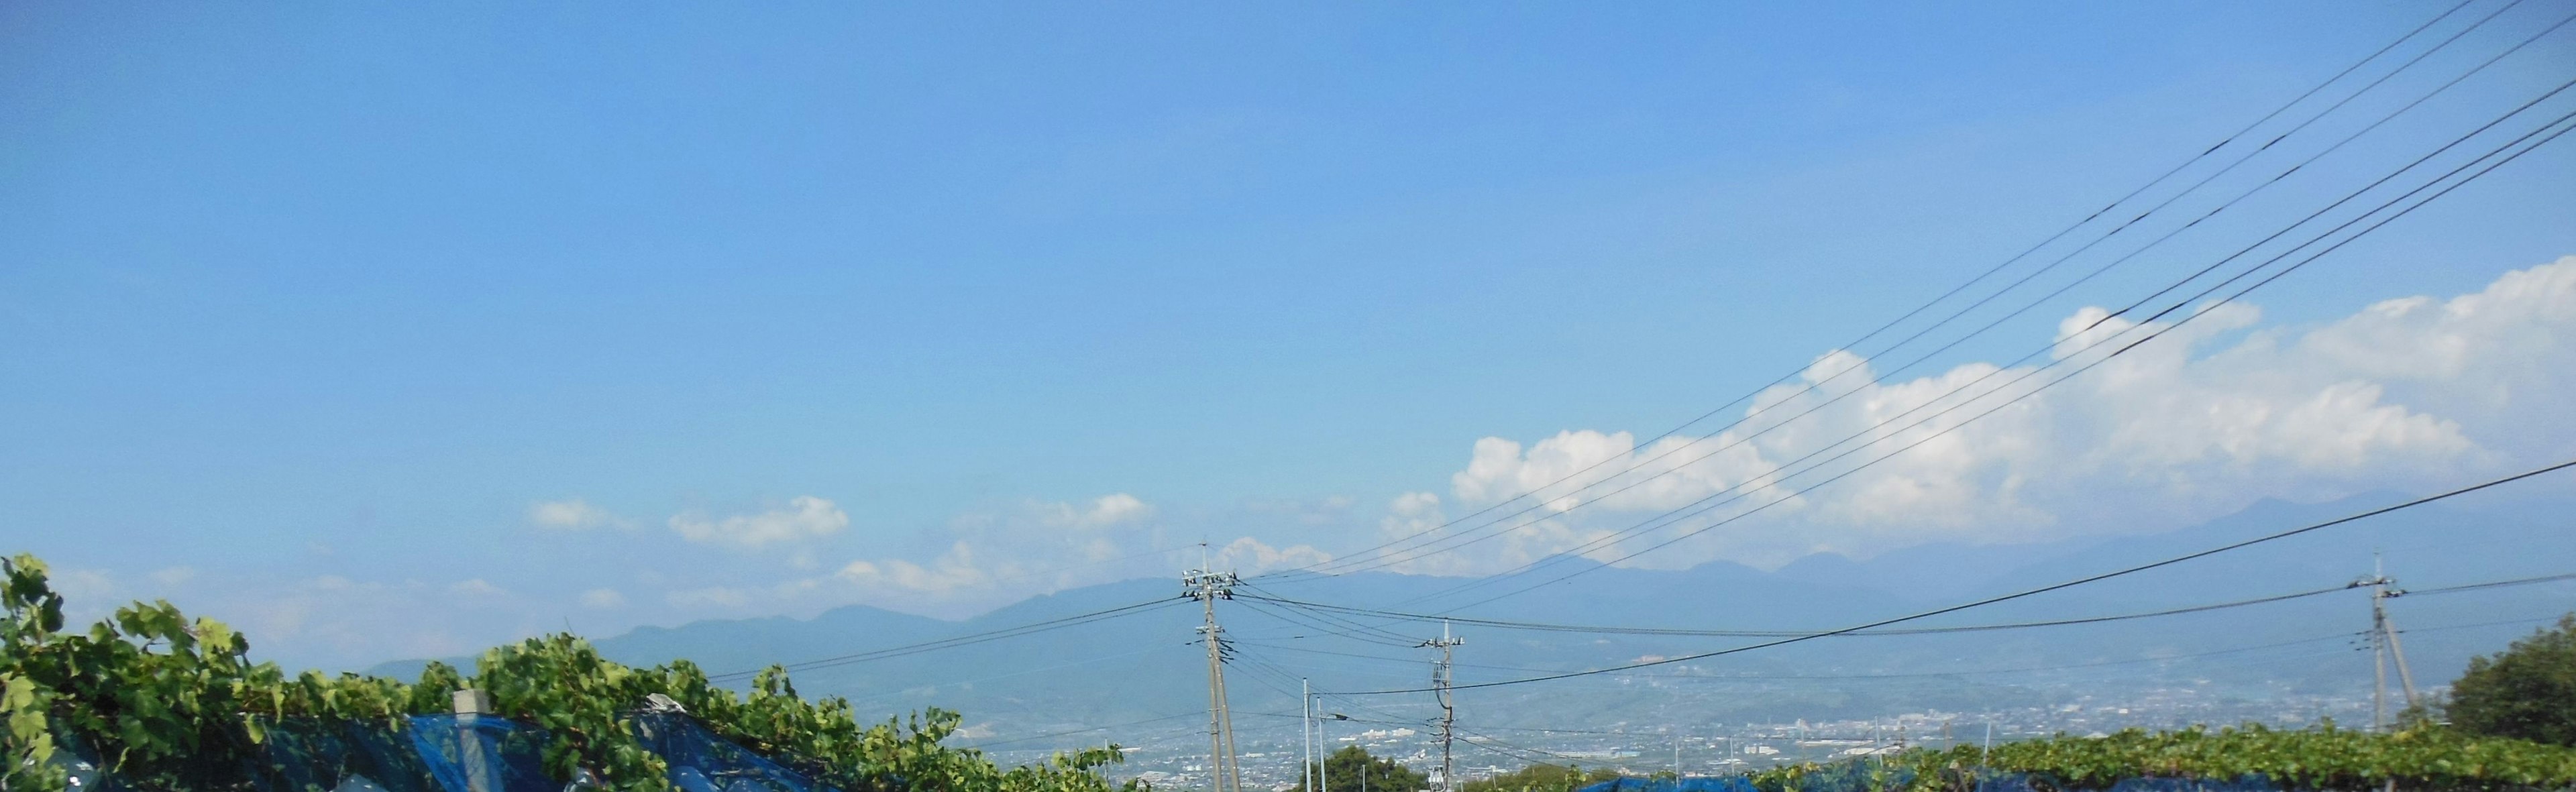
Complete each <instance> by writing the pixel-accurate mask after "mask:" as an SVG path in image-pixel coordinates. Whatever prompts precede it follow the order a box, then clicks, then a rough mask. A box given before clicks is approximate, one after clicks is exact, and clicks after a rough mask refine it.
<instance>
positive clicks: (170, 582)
mask: <svg viewBox="0 0 2576 792" xmlns="http://www.w3.org/2000/svg"><path fill="white" fill-rule="evenodd" d="M151 577H152V582H154V583H159V584H161V585H163V586H177V585H179V584H182V583H186V582H188V581H190V580H194V579H196V577H197V570H194V569H190V568H188V567H184V566H174V567H164V568H162V569H157V570H153V572H152V575H151Z"/></svg>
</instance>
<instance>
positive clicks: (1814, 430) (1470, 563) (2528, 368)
mask: <svg viewBox="0 0 2576 792" xmlns="http://www.w3.org/2000/svg"><path fill="white" fill-rule="evenodd" d="M2105 313H2106V312H2104V311H2102V310H2101V309H2098V308H2087V309H2085V310H2083V311H2079V312H2077V313H2076V314H2074V315H2073V316H2070V317H2068V318H2067V319H2066V320H2065V321H2064V322H2063V323H2062V324H2061V325H2060V336H2061V338H2060V339H2059V340H2058V343H2057V348H2056V355H2057V356H2058V357H2059V358H2061V359H2068V358H2071V359H2072V362H2073V363H2077V364H2080V363H2082V362H2087V361H2091V360H2095V359H2098V358H2099V357H2100V356H2101V355H2102V354H2103V353H2106V352H2108V351H2109V350H2110V349H2114V348H2118V347H2120V346H2122V345H2125V343H2126V342H2127V340H2130V339H2134V338H2137V337H2139V336H2140V335H2142V334H2143V333H2142V332H2130V333H2129V334H2128V335H2126V336H2123V337H2122V340H2120V341H2114V342H2110V343H2107V344H2104V345H2102V346H2100V347H2096V348H2094V350H2093V351H2091V352H2083V351H2081V350H2084V349H2085V348H2086V347H2087V346H2088V345H2090V344H2092V343H2093V342H2094V341H2096V340H2098V339H2101V338H2105V337H2112V336H2118V335H2119V334H2121V333H2123V332H2124V331H2132V330H2133V328H2134V327H2135V325H2134V324H2132V323H2130V322H2129V321H2128V320H2126V319H2121V318H2113V319H2107V320H2106V319H2104V316H2105ZM2260 317H2261V312H2260V311H2259V310H2258V309H2256V308H2254V307H2252V306H2249V305H2243V304H2228V305H2224V306H2220V307H2217V308H2216V309H2214V310H2212V311H2210V312H2209V313H2208V314H2206V315H2204V316H2202V317H2201V318H2199V319H2197V320H2194V321H2192V322H2190V323H2189V324H2185V325H2182V326H2180V327H2178V328H2174V329H2171V330H2170V331H2169V332H2167V333H2166V334H2165V335H2164V336H2163V337H2161V338H2159V339H2157V340H2156V341H2155V342H2153V343H2149V344H2145V345H2142V346H2138V347H2136V348H2135V349H2133V350H2131V351H2129V352H2127V353H2126V354H2123V355H2121V356H2119V357H2116V358H2112V359H2110V360H2109V361H2108V362H2107V363H2104V364H2102V365H2101V366H2099V367H2097V368H2095V369H2094V370H2092V371H2090V372H2089V373H2087V374H2085V375H2083V376H2079V377H2076V378H2075V379H2072V380H2069V381H2067V382H2066V383H2064V384H2063V385H2059V386H2056V387H2054V388H2052V389H2049V390H2045V391H2038V392H2036V394H2035V395H2032V396H2031V397H2030V398H2028V399H2025V400H2022V401H2020V402H2018V403H2014V404H2012V405H2011V406H2009V407H2006V408H2003V409H2001V410H1997V411H1994V412H1993V414H1991V415H1988V416H1986V417H1983V418H1981V419H1978V420H1976V421H1974V422H1973V423H1970V422H1969V419H1970V418H1972V417H1975V416H1977V415H1978V414H1980V413H1984V412H1986V411H1987V410H1988V408H1990V407H1992V406H1994V405H1996V404H2001V403H2003V402H2005V401H2006V400H2007V399H2009V398H2010V397H2012V396H2015V395H2020V394H2026V393H2032V392H2033V391H2034V390H2035V389H2036V386H2037V385H2039V384H2040V383H2042V382H2046V381H2048V380H2050V379H2054V378H2055V376H2056V374H2057V372H2056V371H2050V372H2043V373H2039V374H2037V375H2036V376H2030V377H2028V378H2025V375H2029V374H2031V367H2030V366H2023V367H2016V368H1999V367H1997V366H1995V365H1993V364H1986V363H1972V364H1967V365H1961V366H1958V367H1955V368H1952V369H1950V370H1948V371H1944V372H1940V373H1936V374H1930V375H1925V376H1921V377H1916V378H1913V379H1906V380H1894V381H1886V382H1880V381H1877V379H1876V374H1875V373H1874V372H1872V371H1871V370H1870V369H1868V368H1867V366H1868V365H1869V362H1868V361H1865V360H1862V359H1861V358H1859V357H1858V356H1855V355H1852V354H1851V353H1849V352H1844V351H1839V350H1837V351H1834V352H1831V353H1828V354H1826V355H1824V356H1821V357H1819V358H1818V359H1817V360H1816V362H1815V363H1814V364H1813V365H1811V366H1810V367H1809V369H1808V370H1807V372H1806V373H1805V375H1804V377H1803V381H1802V382H1801V383H1799V384H1797V385H1787V386H1779V387H1774V388H1772V389H1770V390H1768V391H1766V392H1764V393H1763V394H1762V395H1760V396H1759V397H1758V398H1757V399H1756V400H1755V402H1754V404H1753V406H1752V407H1750V408H1748V411H1747V414H1748V416H1749V417H1748V419H1747V420H1746V421H1745V422H1744V423H1743V424H1741V425H1739V426H1737V427H1735V428H1732V429H1730V430H1728V431H1726V432H1722V433H1720V434H1717V435H1714V436H1708V437H1678V438H1666V439H1664V440H1661V441H1658V442H1656V443H1653V444H1650V445H1648V446H1646V447H1644V448H1638V447H1637V443H1636V440H1635V439H1634V436H1633V435H1630V434H1629V433H1626V432H1607V433H1605V432H1598V431H1590V430H1576V431H1566V432H1560V433H1558V434H1557V435H1555V436H1553V437H1548V438H1544V439H1541V440H1539V441H1538V442H1536V443H1532V444H1530V445H1528V446H1526V447H1525V446H1523V445H1522V444H1521V443H1519V442H1516V441H1513V440H1510V439H1505V438H1495V437H1488V438H1484V439H1482V440H1479V441H1477V442H1476V444H1475V446H1474V448H1473V449H1472V453H1471V454H1470V456H1469V459H1468V462H1467V465H1466V466H1465V468H1464V469H1462V470H1460V471H1458V472H1457V473H1456V474H1455V475H1453V476H1452V477H1451V482H1450V483H1451V489H1452V492H1453V493H1454V494H1455V495H1456V496H1457V498H1458V500H1459V503H1460V505H1461V506H1462V507H1465V506H1483V505H1491V504H1493V503H1496V502H1497V501H1500V500H1501V499H1503V498H1507V497H1510V496H1512V495H1515V494H1519V493H1524V492H1532V491H1535V492H1536V498H1535V499H1534V500H1530V501H1522V502H1518V503H1514V504H1512V505H1508V506H1504V507H1503V508H1501V509H1498V510H1496V512H1495V514H1498V515H1499V514H1510V513H1512V512H1514V511H1518V510H1520V509H1521V508H1522V507H1523V506H1524V505H1527V504H1531V503H1535V504H1537V508H1535V509H1532V510H1530V511H1529V512H1528V513H1526V514H1522V515H1520V516H1518V517H1514V518H1511V519H1510V521H1509V523H1508V525H1509V526H1510V531H1509V533H1508V534H1507V535H1506V538H1505V540H1504V541H1502V542H1499V543H1485V545H1480V546H1479V547H1478V548H1477V552H1475V553H1462V554H1458V556H1457V557H1451V558H1445V559H1438V563H1437V564H1433V563H1432V559H1426V560H1425V562H1423V563H1420V564H1416V565H1414V566H1412V567H1409V568H1410V569H1412V570H1414V571H1433V570H1435V569H1450V570H1454V569H1457V568H1461V567H1475V568H1485V569H1490V568H1494V567H1498V566H1503V565H1508V564H1512V563H1518V562H1520V561H1523V560H1527V559H1528V558H1532V557H1536V556H1538V555H1544V554H1549V553H1554V552H1559V551H1563V550H1566V549H1568V548H1572V547H1575V546H1577V545H1579V544H1581V543H1583V542H1586V541H1589V540H1591V539H1594V538H1598V537H1600V536H1603V535H1604V534H1605V533H1606V532H1607V531H1610V530H1616V529H1620V528H1626V527H1629V526H1631V525H1635V524H1637V523H1639V522H1640V521H1641V520H1643V519H1645V518H1646V517H1648V516H1650V515H1653V514H1658V513H1661V512H1664V511H1667V510H1672V509H1676V508H1696V506H1695V504H1702V505H1704V503H1724V505H1720V506H1718V507H1716V508H1715V509H1713V510H1711V511H1709V512H1707V513H1706V514H1704V515H1700V516H1696V517H1692V518H1689V519H1686V520H1684V521H1683V522H1681V523H1680V524H1679V527H1677V528H1667V529H1661V530H1658V531H1650V532H1649V533H1650V534H1651V535H1653V536H1656V537H1658V539H1651V540H1642V541H1631V542H1625V543H1622V544H1621V545H1620V546H1619V547H1617V548H1615V549H1614V550H1611V551H1607V552H1599V553H1595V554H1594V556H1595V557H1596V558H1602V559H1604V560H1608V559H1610V558H1615V557H1618V556H1620V555H1624V554H1625V553H1626V552H1630V551H1633V550H1636V549H1639V548H1642V547H1644V546H1646V545H1651V544H1654V543H1655V542H1656V541H1660V539H1661V538H1669V537H1672V536H1675V535H1678V533H1679V532H1680V531H1682V530H1689V529H1692V528H1697V527H1700V526H1704V525H1708V524H1710V523H1712V522H1713V521H1715V520H1718V519H1723V518H1727V517H1729V516H1732V515H1738V514H1743V513H1746V512H1748V511H1750V510H1751V509H1753V508H1755V507H1758V506H1765V505H1768V508H1766V509H1764V511H1763V512H1762V513H1761V514H1759V515H1757V516H1753V517H1751V518H1748V519H1745V520H1744V521H1742V522H1740V523H1737V524H1734V525H1730V526H1727V527H1725V528H1721V529H1717V530H1713V531H1710V532H1708V533H1707V534H1706V535H1704V536H1702V537H1701V538H1698V539H1694V540H1692V541H1691V542H1689V543H1686V544H1683V545H1677V546H1675V547H1673V548H1671V549H1670V550H1668V551H1664V552H1659V553H1657V554H1655V555H1652V556H1648V557H1645V558H1640V559H1637V561H1638V562H1641V563H1648V564H1651V565H1656V566H1678V565H1686V564H1690V563H1697V562H1700V561H1705V560H1708V559H1709V558H1714V557H1726V558H1735V559H1738V560H1748V561H1755V562H1763V561H1778V560H1785V559H1787V558H1789V557H1793V556H1795V555H1802V554H1804V553H1807V552H1813V551H1816V550H1837V551H1842V552H1847V553H1853V554H1856V555H1868V554H1871V553H1873V552H1875V551H1878V550H1883V549H1887V548H1890V547H1895V546H1901V545H1905V544H1915V543H1922V542H1929V541H1941V540H1958V541H1972V542H1983V541H2023V540H2032V539H2039V538H2046V537H2050V536H2058V535H2065V534H2068V533H2075V532H2116V531H2127V530H2147V529H2154V528H2167V527H2173V526H2175V525H2180V524H2187V523H2188V522H2190V521H2195V520H2199V519H2206V518H2209V517H2213V516H2216V515H2218V514H2222V513H2225V512H2229V511H2233V510H2236V509H2239V508H2242V507H2243V506H2245V505H2246V504H2248V503H2250V502H2251V501H2253V500H2255V499H2258V498H2262V497H2288V498H2294V499H2322V498H2331V497H2337V496H2341V495H2345V494H2350V493H2353V492H2358V491H2364V490H2369V489H2375V488H2393V489H2418V488H2421V487H2423V486H2426V485H2427V482H2447V481H2453V480H2458V479H2460V478H2462V477H2463V474H2464V473H2465V472H2467V471H2473V470H2484V469H2494V468H2497V467H2499V466H2503V465H2508V464H2510V463H2512V462H2516V461H2522V462H2530V461H2537V460H2543V459H2550V458H2557V457H2561V456H2564V455H2566V454H2567V453H2569V452H2570V451H2576V412H2571V411H2566V410H2563V409H2556V405H2558V404H2562V403H2563V398H2564V396H2563V394H2565V393H2567V392H2569V390H2570V388H2576V348H2571V345H2570V342H2571V341H2576V257H2569V258H2564V259H2560V260H2559V261H2557V262H2555V263H2552V264H2547V265H2543V266H2540V267H2534V268H2532V269H2529V270H2522V271H2516V272H2511V273H2507V274H2505V275H2504V276H2502V277H2500V278H2498V279H2497V280H2496V281H2495V282H2494V283H2492V284H2491V285H2489V286H2488V287H2487V288H2486V289H2485V290H2483V291H2480V292H2478V293H2475V294H2469V295H2464V296H2460V297H2455V298H2452V299H2449V300H2435V299H2432V298H2425V297H2413V298H2406V299H2399V300H2390V301H2386V302H2382V303H2379V304H2376V305H2373V306H2370V307H2369V308H2367V309H2364V310H2362V311H2360V312H2359V313H2356V314H2354V315H2352V316H2349V317H2346V318H2344V319H2341V320H2338V321H2335V322H2332V323H2328V324H2325V325H2322V326H2316V327H2309V328H2268V329H2263V328H2257V324H2258V321H2259V319H2260ZM2231 339H2232V340H2231ZM2068 368H2072V366H2068ZM1846 369H1851V370H1852V372H1851V373H1850V374H1848V375H1844V376H1840V377H1836V376H1835V375H1836V374H1837V373H1839V372H1843V371H1845V370H1846ZM1963 402H1964V403H1965V406H1963V407H1960V408H1959V409H1956V410H1949V408H1950V407H1952V406H1954V405H1960V404H1962V403H1963ZM1945 410H1948V411H1947V412H1946V413H1945V412H1944V411H1945ZM1800 416H1802V417H1800ZM1793 417H1795V418H1794V420H1792V418H1793ZM1927 417H1929V419H1928V420H1927ZM1784 422H1785V423H1784ZM1918 424H1919V425H1918ZM1766 430H1768V431H1766ZM1852 436H1859V437H1861V438H1863V440H1861V441H1856V442H1853V443H1849V444H1842V445H1837V443H1838V442H1839V441H1842V440H1843V439H1844V438H1846V437H1852ZM1918 442H1919V443H1920V445H1918V446H1916V447H1914V448H1912V449H1911V450H1908V451H1906V452H1904V453H1902V454H1898V455H1896V456H1893V457H1891V458H1888V459H1887V460H1886V461H1884V462H1881V463H1878V464H1876V465H1874V466H1871V467H1868V468H1866V469H1859V463H1861V462H1864V461H1867V460H1871V459H1876V458H1878V457H1880V456H1882V455H1885V454H1886V453H1887V452H1889V451H1893V450H1895V449H1897V448H1901V447H1904V446H1907V445H1909V444H1915V443H1918ZM1862 443H1871V444H1870V445H1868V446H1867V447H1866V448H1865V449H1863V450H1861V451H1859V452H1857V453H1853V454H1850V455H1848V456H1844V457H1842V458H1841V459H1839V460H1836V461H1831V462H1828V463H1826V464H1824V465H1822V466H1820V467H1818V468H1817V469H1816V470H1815V471H1814V472H1808V473H1803V474H1801V473H1798V471H1799V470H1801V469H1802V468H1804V467H1806V466H1807V465H1810V464H1814V463H1815V462H1816V461H1818V460H1831V459H1833V458H1834V457H1835V456H1837V455H1839V454H1841V453H1842V452H1843V451H1845V450H1848V449H1850V448H1852V447H1854V446H1856V445H1860V444H1862ZM1802 459H1803V460H1805V461H1801V460H1802ZM1596 463H1598V464H1597V466H1596ZM1632 467H1634V468H1638V470H1637V471H1636V472H1623V471H1628V469H1629V468H1632ZM1846 472H1848V473H1850V475H1849V477H1848V478H1845V479H1843V480H1841V481H1838V482H1835V483H1833V484H1832V485H1830V486H1828V487H1824V488H1821V489H1816V490H1813V491H1812V492H1807V493H1805V494H1801V495H1798V496H1795V497H1790V498H1788V499H1786V500H1781V501H1780V502H1778V503H1772V502H1771V501H1772V500H1774V499H1780V498H1782V497H1783V496H1784V495H1786V494H1787V491H1788V490H1792V489H1798V490H1803V489H1806V488H1808V487H1812V486H1814V485H1815V484H1816V482H1818V481H1820V480H1822V479H1824V478H1826V477H1828V476H1832V475H1835V474H1840V473H1846ZM1658 473H1661V474H1664V475H1661V476H1655V475H1653V474H1658ZM1782 476H1790V478H1787V479H1785V484H1786V487H1785V488H1782V487H1769V486H1767V485H1769V484H1772V483H1775V482H1782V481H1784V480H1783V479H1781V478H1779V477H1782ZM1585 485H1590V487H1589V489H1584V487H1585ZM1578 490H1581V491H1578ZM1408 497H1410V496H1408ZM1712 497H1713V500H1710V501H1706V502H1704V501H1703V499H1711V498H1712ZM1730 499H1732V500H1733V502H1731V503H1729V502H1727V501H1729V500H1730ZM1423 506H1424V504H1421V503H1415V502H1407V501H1405V500H1403V499H1399V501H1398V503H1396V504H1395V505H1394V506H1393V507H1392V508H1391V509H1390V511H1389V515H1388V517H1387V518H1386V520H1385V522H1384V523H1383V524H1382V526H1381V530H1382V533H1386V534H1393V535H1410V534H1411V533H1414V532H1419V531H1421V530H1424V529H1426V528H1427V527H1428V526H1430V525H1437V524H1438V522H1437V517H1436V516H1433V517H1430V518H1425V517H1424V516H1422V510H1423ZM1578 506H1580V507H1581V508H1580V510H1579V511H1575V512H1574V513H1572V514H1567V512H1568V511H1569V510H1575V509H1577V507H1578ZM1556 515H1562V516H1556ZM1487 519H1490V518H1487ZM1483 522H1484V520H1475V521H1469V522H1468V523H1467V525H1481V524H1482V523H1483ZM1465 527H1466V526H1459V527H1457V528H1452V529H1450V530H1463V529H1464V528H1465Z"/></svg>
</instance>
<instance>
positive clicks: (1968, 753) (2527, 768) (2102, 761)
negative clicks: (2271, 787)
mask: <svg viewBox="0 0 2576 792" xmlns="http://www.w3.org/2000/svg"><path fill="white" fill-rule="evenodd" d="M1995 773H2017V774H2026V775H2028V776H2029V777H2030V778H2031V780H2032V781H2034V782H2035V783H2036V784H2037V785H2040V786H2042V787H2043V788H2056V789H2108V788H2110V787H2111V786H2112V785H2114V784H2116V783H2118V782H2120V781H2122V780H2124V779H2131V778H2180V779H2201V780H2209V781H2221V782H2227V781H2236V780H2238V779H2242V778H2245V777H2247V776H2260V777H2263V778H2267V779H2269V780H2270V781H2271V782H2273V783H2276V784H2279V785H2280V786H2281V787H2282V788H2284V789H2380V788H2383V787H2384V786H2386V785H2387V784H2389V783H2390V782H2391V781H2394V782H2395V785H2396V787H2397V788H2400V789H2442V790H2532V789H2550V790H2556V789H2568V788H2570V787H2571V786H2576V749H2569V748H2565V747H2561V746H2555V745H2546V744H2542V743H2535V742H2530V741H2526V740H2518V739H2511V738H2497V737H2482V736H2476V735H2470V734H2466V733H2463V732H2460V731H2458V730H2456V729H2450V728H2445V727H2441V726H2437V725H2431V724H2426V725H2421V726H2416V727H2414V728H2409V729H2405V730H2401V731H2396V732H2390V733H2372V732H2360V731H2352V730H2348V729H2337V728H2335V727H2334V724H2332V723H2331V722H2329V723H2326V724H2324V725H2323V726H2321V727H2319V728H2315V729H2300V730H2287V729H2270V728H2265V727H2263V726H2259V725H2248V726H2244V727H2240V728H2225V729H2215V730H2212V729H2205V728H2199V727H2194V728H2190V729H2184V730H2181V731H2166V732H2148V731H2144V730H2139V729H2129V730H2125V731H2122V732H2120V733H2118V734H2112V735H2109V736H2104V737H2069V736H2062V735H2061V736H2058V737H2054V738H2049V739H2041V740H2029V741H2023V742H2013V743H2005V744H2001V745H1996V746H1994V748H1993V749H1992V751H1991V752H1988V751H1985V750H1983V749H1981V748H1980V747H1979V746H1975V745H1963V746H1957V747H1953V748H1946V749H1934V748H1917V749H1913V750H1910V751H1904V752H1900V753H1897V754H1894V755H1891V756H1888V757H1886V758H1885V759H1883V760H1861V761H1856V762H1843V763H1836V764H1830V765H1820V764H1798V765H1790V766H1786V767H1781V768H1776V769H1773V770H1769V771H1765V772H1761V773H1757V774H1755V775H1754V777H1753V782H1754V785H1755V786H1756V787H1758V788H1760V789H1763V790H1766V792H1789V791H1790V790H1817V789H1825V788H1836V789H1842V788H1855V787H1857V788H1867V789H1873V790H1878V789H1886V790H1898V789H1902V790H1910V791H1912V792H1950V791H1952V790H1974V789H1976V788H1977V782H1978V781H1979V780H1980V779H1983V778H1989V777H1991V776H1992V775H1993V774H1995ZM1855 777H1857V778H1855ZM1828 779H1830V780H1832V781H1833V782H1836V783H1826V782H1827V781H1828ZM1855 780H1857V781H1860V782H1861V783H1858V784H1853V783H1850V782H1851V781H1855Z"/></svg>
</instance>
